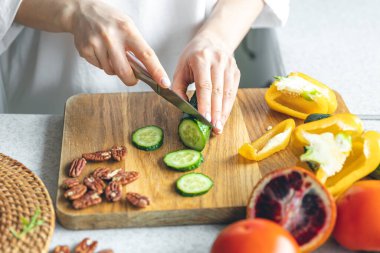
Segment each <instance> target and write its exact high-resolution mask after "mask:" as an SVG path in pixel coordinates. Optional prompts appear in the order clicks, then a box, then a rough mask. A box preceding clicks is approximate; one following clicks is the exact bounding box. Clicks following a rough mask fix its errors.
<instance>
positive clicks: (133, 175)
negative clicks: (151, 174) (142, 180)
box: [112, 169, 140, 185]
mask: <svg viewBox="0 0 380 253" xmlns="http://www.w3.org/2000/svg"><path fill="white" fill-rule="evenodd" d="M139 176H140V173H138V172H137V171H125V170H123V169H121V170H120V171H119V172H118V173H117V174H116V175H115V176H114V177H113V178H112V181H116V182H120V183H121V184H122V185H126V184H130V183H132V182H133V181H135V180H137V179H138V178H139Z"/></svg>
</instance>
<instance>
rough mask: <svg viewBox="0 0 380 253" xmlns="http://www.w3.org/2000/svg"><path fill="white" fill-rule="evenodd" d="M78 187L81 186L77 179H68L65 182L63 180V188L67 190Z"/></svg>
mask: <svg viewBox="0 0 380 253" xmlns="http://www.w3.org/2000/svg"><path fill="white" fill-rule="evenodd" d="M77 185H79V181H78V179H77V178H66V179H65V180H63V187H64V188H66V189H70V188H72V187H74V186H77Z"/></svg>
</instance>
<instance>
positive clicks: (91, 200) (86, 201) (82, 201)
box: [73, 191, 102, 209]
mask: <svg viewBox="0 0 380 253" xmlns="http://www.w3.org/2000/svg"><path fill="white" fill-rule="evenodd" d="M101 202H102V198H101V197H100V196H99V194H97V193H96V192H94V191H89V192H87V193H86V194H85V195H83V196H82V197H81V198H79V199H76V200H74V201H73V207H74V209H83V208H86V207H90V206H94V205H97V204H99V203H101Z"/></svg>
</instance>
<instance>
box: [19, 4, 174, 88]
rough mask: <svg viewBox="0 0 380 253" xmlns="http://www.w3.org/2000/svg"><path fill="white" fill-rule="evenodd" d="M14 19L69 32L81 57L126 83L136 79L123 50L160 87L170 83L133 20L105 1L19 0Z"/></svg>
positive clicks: (47, 28)
mask: <svg viewBox="0 0 380 253" xmlns="http://www.w3.org/2000/svg"><path fill="white" fill-rule="evenodd" d="M15 21H16V22H18V23H20V24H23V25H25V26H29V27H33V28H36V29H41V30H45V31H48V32H69V33H72V34H73V35H74V41H75V46H76V48H77V49H78V51H79V54H80V55H81V56H82V57H83V58H85V59H86V60H87V61H88V62H89V63H91V64H93V65H95V66H97V67H99V68H101V69H103V70H104V71H105V72H106V73H107V74H109V75H113V74H116V75H117V76H118V77H119V78H120V79H121V80H122V81H123V82H124V83H125V84H127V85H134V84H136V82H137V80H136V78H135V76H134V74H133V71H132V69H131V67H130V65H129V63H128V60H127V58H126V54H125V52H126V51H132V52H133V53H134V54H135V55H136V57H137V58H139V59H140V60H141V61H142V62H143V63H144V65H145V66H146V68H147V69H148V71H149V72H150V74H151V75H152V77H153V79H154V80H155V81H156V82H158V83H159V84H161V86H162V87H163V88H167V87H169V86H170V81H169V78H168V77H167V74H166V72H165V70H164V68H163V67H162V65H161V63H160V62H159V60H158V58H157V56H156V54H155V52H154V51H153V49H152V48H151V47H150V46H149V45H148V44H147V42H146V41H145V40H144V38H143V37H142V36H141V34H140V32H139V31H138V29H137V28H136V26H135V25H134V23H133V21H132V20H131V19H130V18H129V17H128V16H126V15H125V14H124V13H122V12H120V11H119V10H117V9H116V8H113V7H112V6H110V5H108V4H107V3H106V2H105V1H101V0H64V1H59V0H23V1H22V4H21V6H20V8H19V10H18V12H17V15H16V19H15Z"/></svg>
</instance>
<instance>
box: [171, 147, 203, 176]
mask: <svg viewBox="0 0 380 253" xmlns="http://www.w3.org/2000/svg"><path fill="white" fill-rule="evenodd" d="M202 162H203V156H202V154H201V153H200V152H198V151H195V150H191V149H184V150H178V151H174V152H171V153H168V154H167V155H165V157H164V163H165V164H166V166H168V167H169V168H171V169H174V170H178V171H189V170H195V169H196V168H198V167H199V165H201V163H202Z"/></svg>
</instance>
